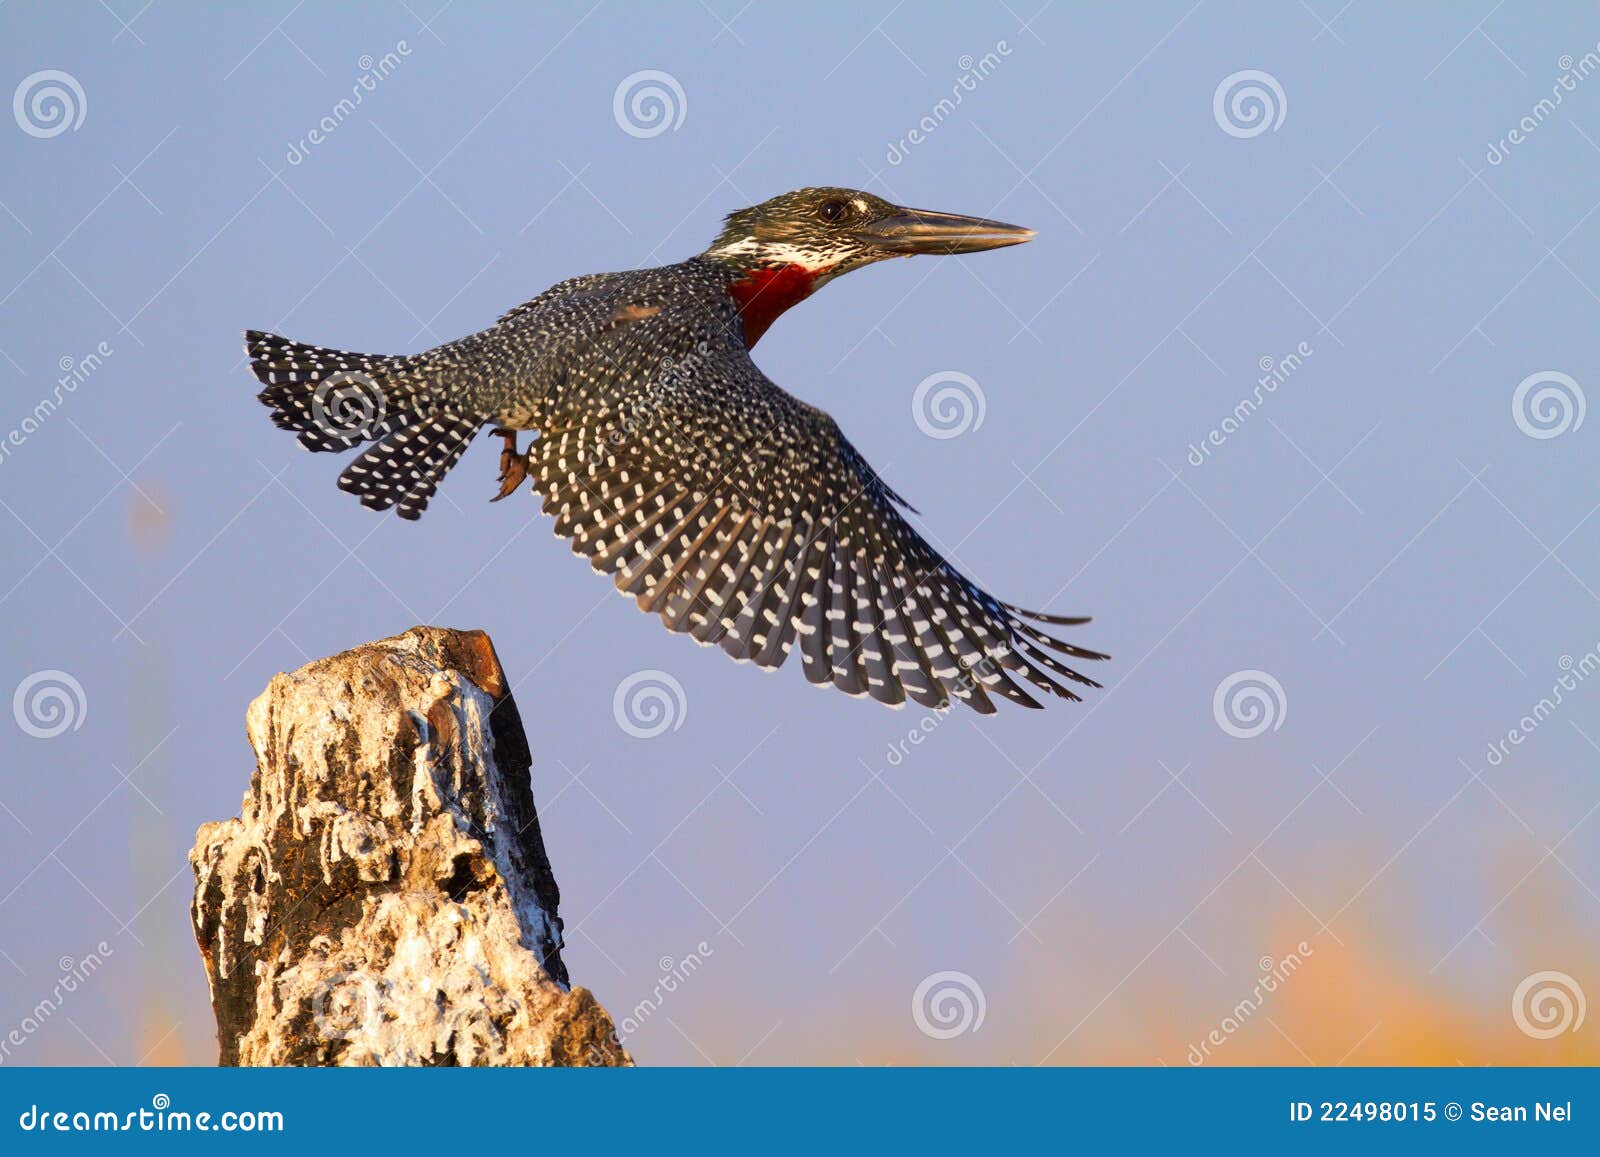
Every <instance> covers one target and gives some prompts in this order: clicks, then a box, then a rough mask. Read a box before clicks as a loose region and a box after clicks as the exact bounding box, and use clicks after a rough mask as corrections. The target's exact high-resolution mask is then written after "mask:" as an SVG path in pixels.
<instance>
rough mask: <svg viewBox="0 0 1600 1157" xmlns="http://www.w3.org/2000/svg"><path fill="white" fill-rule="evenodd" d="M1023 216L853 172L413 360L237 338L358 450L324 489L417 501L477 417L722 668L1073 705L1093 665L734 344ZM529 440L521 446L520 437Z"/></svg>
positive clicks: (312, 426) (292, 418)
mask: <svg viewBox="0 0 1600 1157" xmlns="http://www.w3.org/2000/svg"><path fill="white" fill-rule="evenodd" d="M1032 236H1033V231H1032V230H1030V229H1022V228H1018V227H1017V226H1015V225H1005V224H1002V223H1000V222H998V221H989V220H985V219H983V218H980V217H963V216H957V215H955V214H950V213H934V212H928V211H924V210H919V209H906V208H902V207H900V206H897V205H893V204H890V203H889V202H888V201H885V200H883V199H882V198H881V197H876V196H873V195H871V194H869V193H863V192H858V191H856V190H852V189H838V188H811V189H800V190H798V191H796V192H793V193H786V194H784V195H782V196H779V197H774V198H772V199H771V200H768V201H763V202H762V203H761V204H759V205H755V206H752V207H751V208H748V209H742V210H740V211H739V212H736V213H733V214H730V215H729V216H728V218H727V220H726V223H725V226H724V228H723V230H722V232H721V233H720V234H719V235H718V236H717V238H716V240H715V241H714V242H712V244H711V246H710V248H708V249H707V250H706V251H705V252H704V253H701V254H699V255H698V256H696V257H691V258H690V259H689V260H687V261H683V262H679V263H678V264H676V265H666V266H661V267H658V268H654V269H639V270H633V271H631V272H627V273H596V274H590V275H588V276H584V277H574V278H572V279H570V280H568V281H563V282H561V283H560V284H559V285H556V286H554V287H553V288H551V289H549V290H547V291H546V292H544V293H542V294H540V295H539V296H538V297H536V298H534V299H533V300H532V301H529V302H527V303H525V304H523V305H519V306H517V307H516V308H515V309H513V310H511V311H510V312H509V313H507V314H505V316H503V317H501V318H500V320H499V321H498V322H496V323H495V324H494V325H493V326H491V327H490V328H488V329H486V330H483V331H481V332H479V333H475V334H472V335H471V336H469V337H464V338H461V339H460V340H458V341H453V342H448V343H446V344H444V345H441V346H438V347H437V348H435V349H431V350H428V351H426V352H424V353H420V354H412V355H371V354H357V353H347V352H344V351H340V350H335V349H327V348H324V347H321V346H312V345H304V344H302V343H300V342H295V341H290V340H288V339H287V338H283V337H279V336H277V335H275V334H270V333H262V332H260V331H257V330H250V331H248V332H247V333H246V335H245V349H246V352H247V354H248V355H249V358H250V364H251V368H252V370H253V371H254V372H255V375H256V377H257V378H258V379H259V380H260V381H261V383H262V384H263V386H264V387H265V388H264V389H263V390H262V391H261V392H260V394H259V398H260V400H261V401H262V402H263V403H265V404H266V405H267V406H268V407H269V408H270V409H271V410H272V419H273V421H274V422H275V423H276V424H277V425H278V426H279V427H281V428H283V429H286V430H291V431H293V432H294V433H296V434H297V435H298V436H299V441H300V443H301V445H303V446H305V447H306V448H307V449H309V450H319V451H344V450H351V449H354V448H355V447H357V446H362V445H365V446H366V449H365V450H363V451H362V452H361V454H360V455H359V456H357V457H356V458H355V460H354V461H352V462H351V463H350V465H349V466H347V467H346V468H345V470H344V472H343V473H342V474H340V475H339V487H340V489H342V490H345V491H348V492H350V493H352V494H354V495H356V496H358V497H359V498H360V500H361V503H362V505H364V506H367V507H370V508H371V509H374V510H388V509H391V508H393V509H394V510H395V511H396V512H397V513H398V514H399V515H400V517H401V518H406V519H415V518H418V517H420V516H421V514H422V512H423V510H424V509H425V508H426V507H427V505H428V500H429V499H430V498H432V497H433V494H434V491H435V490H436V489H437V487H438V485H439V481H440V479H441V478H443V477H444V475H445V472H446V471H448V470H449V469H450V468H451V467H452V466H454V465H455V464H456V462H457V461H458V460H459V459H460V457H461V455H462V453H463V452H464V451H465V450H466V448H467V444H468V443H469V442H471V441H472V439H473V437H474V436H475V435H476V434H477V433H478V432H479V431H480V430H481V429H483V428H484V427H485V426H488V427H490V428H491V429H492V431H493V433H494V434H495V435H496V436H498V437H501V438H503V439H504V440H505V449H504V451H503V452H502V454H501V457H500V472H501V479H500V480H501V489H500V494H499V495H498V496H497V500H498V498H504V497H505V496H507V495H508V494H511V493H513V492H514V491H515V490H516V489H517V488H518V487H519V486H520V485H521V484H522V482H523V481H524V480H528V479H531V480H532V484H533V487H534V488H535V489H536V490H537V491H538V493H539V494H540V495H541V496H542V498H543V503H544V510H545V512H546V513H548V514H552V515H554V516H555V529H556V532H557V533H558V534H561V535H564V536H566V537H567V538H569V539H570V540H571V542H572V549H573V551H574V552H576V553H579V554H582V555H585V556H586V557H587V558H588V559H589V561H590V563H591V564H592V565H593V567H594V569H595V570H597V571H601V572H603V573H606V574H610V575H611V576H613V579H614V581H615V583H616V585H617V588H618V589H619V590H620V591H622V592H623V593H624V594H628V595H631V596H633V597H634V598H635V599H636V600H637V601H638V605H639V608H640V609H641V610H643V611H645V612H647V613H652V614H656V615H659V616H660V617H661V621H662V622H663V623H665V624H666V625H667V627H668V628H670V629H671V630H674V631H679V632H687V633H688V634H690V635H692V636H693V637H694V638H695V639H696V640H698V641H699V642H700V643H702V644H707V645H711V644H715V645H718V646H720V647H722V649H723V650H724V651H726V652H727V653H728V654H729V655H731V656H732V657H733V658H734V659H736V660H741V661H744V660H749V661H753V662H755V663H756V664H758V665H759V666H762V667H765V668H775V667H778V666H780V665H782V663H783V662H784V660H785V659H786V658H787V657H788V654H789V651H790V649H791V648H797V649H798V650H799V652H800V656H801V662H802V665H803V668H804V671H805V675H806V678H807V679H808V680H810V681H811V682H812V683H815V684H819V685H829V684H831V685H832V686H834V687H837V688H839V689H840V690H841V691H844V692H847V693H849V694H851V695H858V696H859V695H870V696H872V697H873V698H874V699H876V700H878V701H880V702H882V703H887V704H890V705H894V706H899V705H901V704H903V703H904V702H905V701H906V699H908V698H909V699H911V700H913V701H914V702H916V703H919V704H922V705H924V706H927V707H932V708H945V707H948V706H949V705H950V703H951V701H952V700H955V701H956V702H960V703H964V704H966V705H967V706H969V707H972V708H974V709H975V710H977V711H979V712H982V713H984V714H988V713H991V712H993V711H994V709H995V708H994V700H995V699H996V698H1003V699H1008V700H1011V701H1012V702H1015V703H1018V704H1021V705H1024V706H1027V707H1038V706H1040V702H1039V698H1038V697H1036V696H1037V695H1038V694H1039V693H1043V694H1045V695H1051V696H1057V697H1060V698H1063V699H1073V700H1076V699H1078V698H1079V695H1078V694H1077V693H1076V692H1075V691H1074V690H1073V689H1072V688H1073V686H1074V685H1077V686H1085V687H1098V686H1100V684H1098V683H1096V682H1095V681H1094V680H1093V679H1090V678H1089V677H1088V676H1086V675H1084V674H1082V673H1080V672H1079V671H1077V670H1076V669H1074V668H1073V667H1072V666H1070V665H1068V663H1067V662H1066V661H1065V660H1066V659H1078V660H1088V659H1104V658H1106V656H1105V655H1102V654H1100V653H1098V652H1095V651H1091V650H1087V649H1085V648H1083V647H1079V646H1077V645H1075V644H1073V643H1069V642H1067V641H1065V640H1063V639H1060V638H1058V637H1056V635H1055V634H1053V633H1050V632H1047V631H1045V630H1044V629H1042V628H1043V627H1057V628H1059V627H1072V626H1077V625H1079V624H1082V623H1086V622H1088V621H1089V620H1088V619H1086V618H1064V617H1060V616H1056V615H1046V614H1040V613H1037V612H1034V611H1025V610H1022V609H1021V608H1019V607H1016V606H1013V605H1012V604H1010V603H1005V602H1001V601H1000V600H998V599H996V598H995V597H993V596H992V595H990V594H989V593H988V592H986V591H984V590H983V589H981V588H980V587H978V586H977V585H976V584H974V583H973V582H971V581H969V580H968V579H967V578H966V577H965V576H964V575H962V574H961V573H960V572H959V571H958V570H956V568H955V567H954V566H952V565H951V564H950V563H949V562H948V561H947V560H946V559H945V558H944V557H943V556H941V555H940V553H939V552H938V551H937V550H935V549H934V548H933V547H932V546H930V545H929V544H928V542H927V541H926V540H924V539H923V537H922V536H921V535H920V534H918V533H917V531H916V530H915V529H913V528H912V526H911V525H910V524H909V523H908V522H907V521H906V519H905V516H904V515H903V514H902V513H901V510H902V508H905V509H911V508H910V505H909V504H908V503H907V502H906V501H905V499H903V498H901V497H900V495H898V494H897V493H895V491H894V490H892V489H891V488H890V487H889V485H888V483H886V482H885V481H884V480H883V479H882V478H881V477H879V476H878V474H877V472H876V471H874V470H873V468H872V467H871V466H870V465H869V464H868V463H867V461H866V460H865V459H864V458H863V457H862V456H861V455H860V453H859V452H857V450H856V448H855V447H854V446H852V445H851V444H850V442H849V440H848V439H847V438H846V437H845V436H844V434H843V433H842V432H841V431H840V429H839V427H838V424H837V423H835V422H834V420H833V419H832V418H831V417H829V416H828V415H827V414H826V413H824V412H823V411H822V410H819V409H817V408H816V407H814V406H810V405H807V404H806V403H805V402H802V401H800V400H799V399H798V398H795V397H794V396H793V395H791V394H789V393H787V392H785V391H784V390H782V389H780V388H779V387H778V386H777V385H776V384H774V383H773V382H772V381H771V380H770V379H769V378H768V377H767V376H766V375H765V374H763V373H762V372H761V370H760V369H759V368H758V367H757V366H756V364H755V362H754V361H752V360H751V358H750V349H751V347H753V346H754V345H755V344H756V342H757V341H759V340H760V338H761V335H762V334H764V333H765V332H766V331H767V327H768V326H770V325H771V324H772V323H773V321H774V320H775V319H776V318H777V317H778V316H779V315H780V314H782V313H783V312H784V311H786V310H787V309H789V308H790V307H791V306H793V305H795V304H797V303H798V302H800V301H802V300H804V299H805V298H806V297H809V296H810V295H811V294H812V293H814V292H815V291H816V290H817V289H818V288H819V287H821V286H822V285H823V284H825V283H826V282H828V281H831V280H832V279H833V278H835V277H838V276H839V275H840V274H842V273H847V272H849V271H850V270H852V269H859V268H861V267H862V266H864V265H869V264H871V263H872V262H875V261H880V260H883V259H884V258H887V257H907V256H912V255H915V254H920V253H927V254H956V253H975V252H978V251H980V250H984V249H998V248H1000V247H1002V246H1006V245H1016V244H1018V243H1020V242H1023V241H1027V240H1029V239H1030V238H1031V237H1032ZM525 430H526V431H534V437H533V440H532V442H531V443H530V445H529V446H528V448H527V450H525V451H519V450H518V449H517V432H518V431H525Z"/></svg>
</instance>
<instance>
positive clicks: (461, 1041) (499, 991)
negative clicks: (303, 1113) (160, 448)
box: [189, 627, 632, 1065]
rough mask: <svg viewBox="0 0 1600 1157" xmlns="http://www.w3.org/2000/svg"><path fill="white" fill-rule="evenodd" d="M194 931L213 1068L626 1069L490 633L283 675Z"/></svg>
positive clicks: (201, 862)
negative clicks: (567, 922)
mask: <svg viewBox="0 0 1600 1157" xmlns="http://www.w3.org/2000/svg"><path fill="white" fill-rule="evenodd" d="M246 721H247V726H248V730H249V735H250V743H251V745H252V746H253V747H254V748H255V752H256V771H255V774H254V775H253V776H252V778H251V781H250V791H249V793H248V794H247V795H246V796H245V797H244V804H243V807H242V809H241V813H240V815H239V816H238V817H237V818H235V819H230V820H225V821H223V822H221V823H208V824H205V825H203V826H202V827H201V828H200V831H199V833H198V834H197V836H196V838H195V846H194V849H193V851H191V852H190V854H189V859H190V862H191V864H192V865H193V866H194V872H195V894H194V903H193V906H192V913H193V917H194V929H195V936H196V939H197V940H198V941H199V944H200V952H201V955H202V956H203V957H204V959H205V967H206V975H207V978H208V979H209V981H210V984H211V1003H212V1008H213V1010H214V1011H215V1013H216V1018H217V1037H218V1042H219V1044H220V1048H221V1063H222V1064H224V1065H585V1064H590V1065H592V1064H603V1065H623V1064H630V1063H632V1062H631V1060H630V1059H629V1057H628V1055H627V1053H626V1052H625V1051H624V1050H623V1049H622V1047H621V1046H620V1045H619V1044H618V1043H617V1036H616V1030H615V1028H614V1027H613V1025H612V1022H611V1017H610V1016H609V1015H608V1014H607V1013H606V1011H605V1009H603V1008H601V1007H600V1005H599V1003H598V1002H597V1001H596V1000H595V999H594V997H593V995H591V994H590V993H589V992H588V991H587V990H586V989H582V988H570V987H569V985H568V979H567V970H566V966H565V965H564V964H563V963H562V961H561V918H560V917H559V916H558V915H557V913H556V906H557V902H558V900H559V892H558V890H557V888H556V881H555V877H554V875H552V874H551V871H550V861H549V859H548V858H547V856H546V855H545V849H544V841H543V838H542V837H541V835H540V831H539V820H538V816H537V814H536V812H535V810H534V802H533V791H532V788H531V786H530V783H529V769H530V765H531V759H530V756H529V752H528V743H527V738H526V736H525V735H524V733H523V730H522V721H521V719H520V717H519V716H518V714H517V708H516V704H515V703H514V702H513V701H512V698H511V695H510V692H509V688H508V687H507V683H506V678H505V673H504V671H503V670H502V669H501V667H500V662H499V660H498V658H496V656H495V652H494V647H493V645H492V644H491V643H490V642H489V639H488V636H486V635H484V634H483V633H482V632H479V631H451V630H444V629H440V628H433V627H415V628H413V629H411V630H409V631H407V632H406V633H405V634H403V635H398V636H396V637H394V638H392V639H384V640H382V641H380V642H376V643H369V644H367V645H365V646H362V647H357V648H356V649H354V650H352V651H346V652H345V653H343V654H341V655H335V656H333V657H331V658H327V659H319V660H317V661H316V662H313V663H308V664H307V665H306V666H304V667H302V668H300V670H298V671H295V672H294V673H293V674H287V675H277V676H275V677H274V678H273V680H272V682H271V683H270V684H269V685H268V687H267V690H266V691H265V692H264V693H263V694H262V695H261V696H259V697H258V698H257V699H256V700H255V702H254V703H252V704H251V705H250V710H249V713H248V715H247V717H246Z"/></svg>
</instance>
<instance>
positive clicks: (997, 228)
mask: <svg viewBox="0 0 1600 1157" xmlns="http://www.w3.org/2000/svg"><path fill="white" fill-rule="evenodd" d="M857 232H858V235H859V236H860V237H861V239H862V240H864V241H867V242H870V243H871V244H872V245H873V246H874V247H876V248H877V249H880V250H882V251H883V252H884V253H885V254H891V253H893V254H906V255H910V254H913V253H941V254H948V253H977V252H979V251H981V250H984V249H1000V248H1003V247H1005V246H1007V245H1021V244H1022V243H1023V242H1024V241H1031V240H1033V230H1032V229H1024V228H1022V226H1020V225H1007V224H1006V223H1005V222H1003V221H990V220H988V219H987V218H984V217H963V216H961V215H960V214H958V213H935V212H933V211H931V210H928V209H900V210H897V211H896V212H895V213H894V214H893V215H892V216H889V217H883V218H880V219H879V220H877V221H874V222H872V223H871V224H870V225H864V226H862V228H861V229H860V230H858V231H857Z"/></svg>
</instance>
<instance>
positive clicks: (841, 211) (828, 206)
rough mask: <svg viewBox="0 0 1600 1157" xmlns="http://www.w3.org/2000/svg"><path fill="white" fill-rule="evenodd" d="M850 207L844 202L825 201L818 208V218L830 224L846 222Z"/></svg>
mask: <svg viewBox="0 0 1600 1157" xmlns="http://www.w3.org/2000/svg"><path fill="white" fill-rule="evenodd" d="M848 212H849V207H848V206H847V205H845V203H844V202H843V201H824V202H823V203H822V204H820V205H818V206H817V216H818V217H821V218H822V219H823V220H824V221H827V222H828V223H829V224H837V223H838V222H840V221H843V220H844V217H845V214H846V213H848Z"/></svg>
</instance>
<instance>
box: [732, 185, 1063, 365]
mask: <svg viewBox="0 0 1600 1157" xmlns="http://www.w3.org/2000/svg"><path fill="white" fill-rule="evenodd" d="M1032 237H1033V230H1032V229H1023V228H1021V227H1020V226H1017V225H1007V224H1004V223H1003V222H1000V221H990V220H988V219H986V218H983V217H963V216H960V215H958V214H955V213H936V212H932V211H930V210H927V209H907V208H904V207H903V206H900V205H895V204H892V203H891V202H889V201H885V200H884V199H883V198H882V197H876V196H874V195H873V194H871V193H863V192H860V191H859V190H856V189H838V188H829V187H823V188H814V189H797V190H795V191H794V192H793V193H784V194H782V195H781V196H778V197H773V198H771V199H770V200H767V201H763V202H761V203H760V204H759V205H752V206H750V208H748V209H740V210H739V211H738V212H736V213H730V214H728V217H727V221H726V223H725V224H724V226H723V229H722V232H721V233H719V234H718V235H717V239H716V240H715V241H713V242H712V243H711V247H710V248H709V249H707V250H706V252H705V254H704V256H705V257H706V258H708V259H710V260H712V261H716V262H719V263H721V264H724V265H727V266H730V267H732V268H734V269H737V270H739V271H740V272H742V273H744V274H746V275H747V276H746V280H745V281H744V282H742V283H741V285H743V286H745V287H746V288H744V289H743V290H741V291H740V294H741V295H744V296H751V297H753V298H754V299H755V300H753V301H751V302H748V303H747V302H745V301H743V300H741V309H742V310H743V312H744V313H745V319H746V330H747V335H749V336H748V340H749V342H750V344H752V345H754V344H755V339H756V338H758V337H759V336H760V334H761V333H762V332H764V331H765V330H766V326H767V325H768V324H770V323H771V320H772V317H775V316H776V315H777V313H780V312H782V310H784V309H787V308H788V307H789V306H790V305H792V304H794V302H795V301H798V300H799V299H801V298H803V297H805V296H806V295H808V294H810V293H811V292H812V291H814V290H815V289H817V288H818V287H819V286H821V285H822V284H824V283H825V282H827V281H831V280H832V279H833V278H835V277H837V276H839V274H841V273H848V272H849V271H850V270H852V269H859V268H860V267H861V266H863V265H870V264H872V263H873V262H874V261H882V260H883V259H884V258H886V257H913V256H915V255H917V254H919V253H933V254H951V253H976V252H978V251H979V250H982V249H999V248H1001V247H1003V246H1006V245H1018V244H1021V243H1022V242H1024V241H1027V240H1030V239H1031V238H1032ZM752 306H754V307H755V308H754V309H752Z"/></svg>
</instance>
